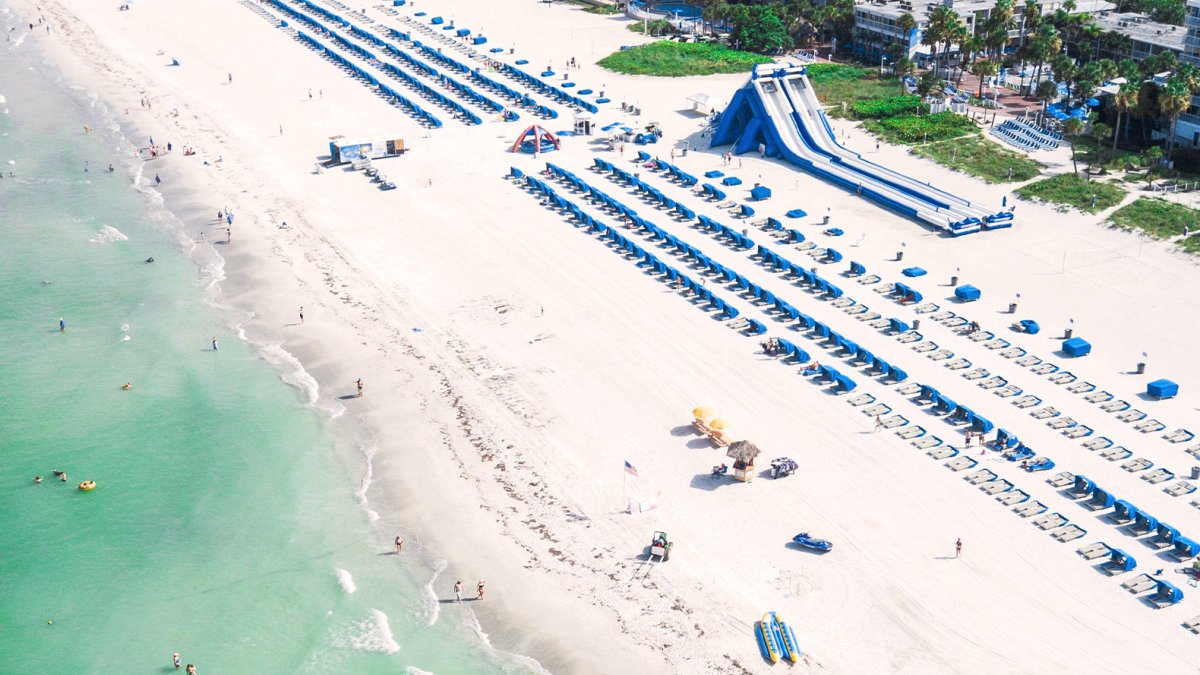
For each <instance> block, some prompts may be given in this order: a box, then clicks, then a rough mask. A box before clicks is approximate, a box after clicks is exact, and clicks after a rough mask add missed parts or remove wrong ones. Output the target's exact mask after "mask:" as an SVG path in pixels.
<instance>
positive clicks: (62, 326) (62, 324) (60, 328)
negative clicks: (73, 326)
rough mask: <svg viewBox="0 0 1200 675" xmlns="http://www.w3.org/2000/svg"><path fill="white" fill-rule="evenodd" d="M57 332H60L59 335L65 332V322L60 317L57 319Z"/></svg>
mask: <svg viewBox="0 0 1200 675" xmlns="http://www.w3.org/2000/svg"><path fill="white" fill-rule="evenodd" d="M58 332H60V333H65V332H67V322H66V321H64V320H63V318H62V317H61V316H60V317H58Z"/></svg>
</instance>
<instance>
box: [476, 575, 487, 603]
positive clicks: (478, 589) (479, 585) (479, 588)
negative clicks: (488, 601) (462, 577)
mask: <svg viewBox="0 0 1200 675" xmlns="http://www.w3.org/2000/svg"><path fill="white" fill-rule="evenodd" d="M484 583H485V582H484V581H483V579H480V580H479V583H477V584H475V592H476V593H478V594H479V595H478V596H477V597H476V598H475V599H476V600H482V599H483V584H484Z"/></svg>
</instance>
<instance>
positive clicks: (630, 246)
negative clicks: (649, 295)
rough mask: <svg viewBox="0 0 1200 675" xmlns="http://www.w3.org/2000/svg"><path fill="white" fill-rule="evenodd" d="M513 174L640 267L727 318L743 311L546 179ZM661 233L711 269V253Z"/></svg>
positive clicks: (683, 253)
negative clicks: (677, 286) (690, 294)
mask: <svg viewBox="0 0 1200 675" xmlns="http://www.w3.org/2000/svg"><path fill="white" fill-rule="evenodd" d="M510 176H511V177H513V178H516V179H518V180H524V182H525V184H526V186H528V188H529V189H530V190H532V191H533V192H535V193H537V194H540V195H542V196H544V197H546V198H547V199H548V200H549V202H550V204H551V205H552V206H553V207H554V208H557V209H559V210H562V211H565V212H568V213H570V214H571V215H572V217H573V218H574V220H575V222H577V223H579V224H580V225H582V226H584V227H586V228H587V229H588V232H591V233H595V234H599V235H601V238H602V239H605V240H609V241H612V242H613V243H614V244H615V245H616V247H617V250H618V251H620V252H622V253H623V254H629V255H631V256H633V257H634V258H635V259H636V261H637V264H638V266H639V267H650V268H651V269H652V270H653V271H654V272H655V273H657V274H660V275H662V278H663V279H664V280H665V281H667V282H669V283H674V284H678V285H680V286H682V287H683V288H685V289H687V290H688V291H689V292H690V293H692V294H694V295H695V296H696V297H697V298H698V299H700V300H701V301H703V302H705V303H707V308H708V309H712V310H715V311H718V312H720V313H721V316H722V317H723V318H728V319H732V318H736V317H738V316H739V314H740V312H738V310H737V309H736V308H735V307H734V306H733V305H730V304H729V303H727V302H725V301H724V300H722V299H721V298H720V297H718V296H717V295H716V294H715V293H713V292H712V291H710V290H709V289H708V288H707V287H706V286H705V285H704V284H703V283H702V282H698V281H695V280H693V279H692V278H691V277H689V276H688V275H687V274H685V273H683V272H680V271H679V270H677V269H675V268H673V267H671V266H669V265H667V264H666V263H665V262H663V261H662V260H660V259H659V258H658V257H657V256H655V255H654V254H653V253H651V252H649V251H647V250H645V249H644V248H642V247H641V246H639V245H638V244H637V243H635V242H634V241H632V240H630V239H629V238H628V237H626V236H625V235H623V234H621V233H620V232H618V231H617V230H615V229H613V228H612V227H609V226H608V225H605V224H604V223H601V222H600V221H598V220H596V219H594V218H592V217H591V216H590V215H588V214H586V213H584V212H583V210H582V209H580V208H579V207H578V206H577V205H576V204H574V203H573V202H571V201H570V200H568V199H566V198H565V197H563V196H561V195H559V194H558V193H557V192H556V191H555V190H554V188H553V187H551V186H550V185H549V184H547V183H546V182H545V181H542V180H541V179H538V178H534V177H533V176H526V175H525V174H524V173H523V172H521V171H520V170H519V169H516V168H515V167H514V168H513V170H512V173H511V174H510ZM646 225H648V226H649V224H648V223H647V224H646ZM649 227H653V226H649ZM658 234H659V235H661V236H662V241H664V242H666V243H667V244H669V245H672V246H673V247H674V249H675V250H676V251H677V252H679V253H681V254H682V255H684V256H686V257H687V258H689V259H690V260H691V262H693V263H699V264H704V263H706V262H707V263H708V266H709V268H710V269H711V265H713V263H712V261H711V260H709V259H707V257H706V256H704V255H703V253H701V252H700V251H699V250H697V249H694V248H691V247H689V246H687V245H686V244H684V243H683V242H680V241H678V240H675V239H674V238H673V237H671V236H670V235H668V234H667V233H665V232H662V231H661V230H659V231H658Z"/></svg>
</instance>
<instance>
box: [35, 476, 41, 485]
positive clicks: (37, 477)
mask: <svg viewBox="0 0 1200 675" xmlns="http://www.w3.org/2000/svg"><path fill="white" fill-rule="evenodd" d="M33 482H35V483H39V484H40V483H41V482H42V477H41V476H34V477H33Z"/></svg>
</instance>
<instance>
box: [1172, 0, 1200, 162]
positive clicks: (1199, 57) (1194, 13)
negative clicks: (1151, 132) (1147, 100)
mask: <svg viewBox="0 0 1200 675" xmlns="http://www.w3.org/2000/svg"><path fill="white" fill-rule="evenodd" d="M1183 27H1184V35H1183V50H1182V51H1183V53H1182V54H1181V55H1180V57H1179V58H1180V60H1182V61H1185V62H1187V63H1190V64H1192V65H1193V66H1196V67H1197V68H1200V0H1188V3H1187V18H1186V19H1184V26H1183ZM1175 136H1176V137H1177V138H1178V139H1179V141H1180V142H1182V143H1184V144H1185V145H1190V146H1191V147H1193V148H1196V147H1200V96H1193V97H1192V107H1190V108H1188V109H1187V112H1185V113H1184V114H1182V115H1180V116H1179V121H1178V122H1176V123H1175Z"/></svg>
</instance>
